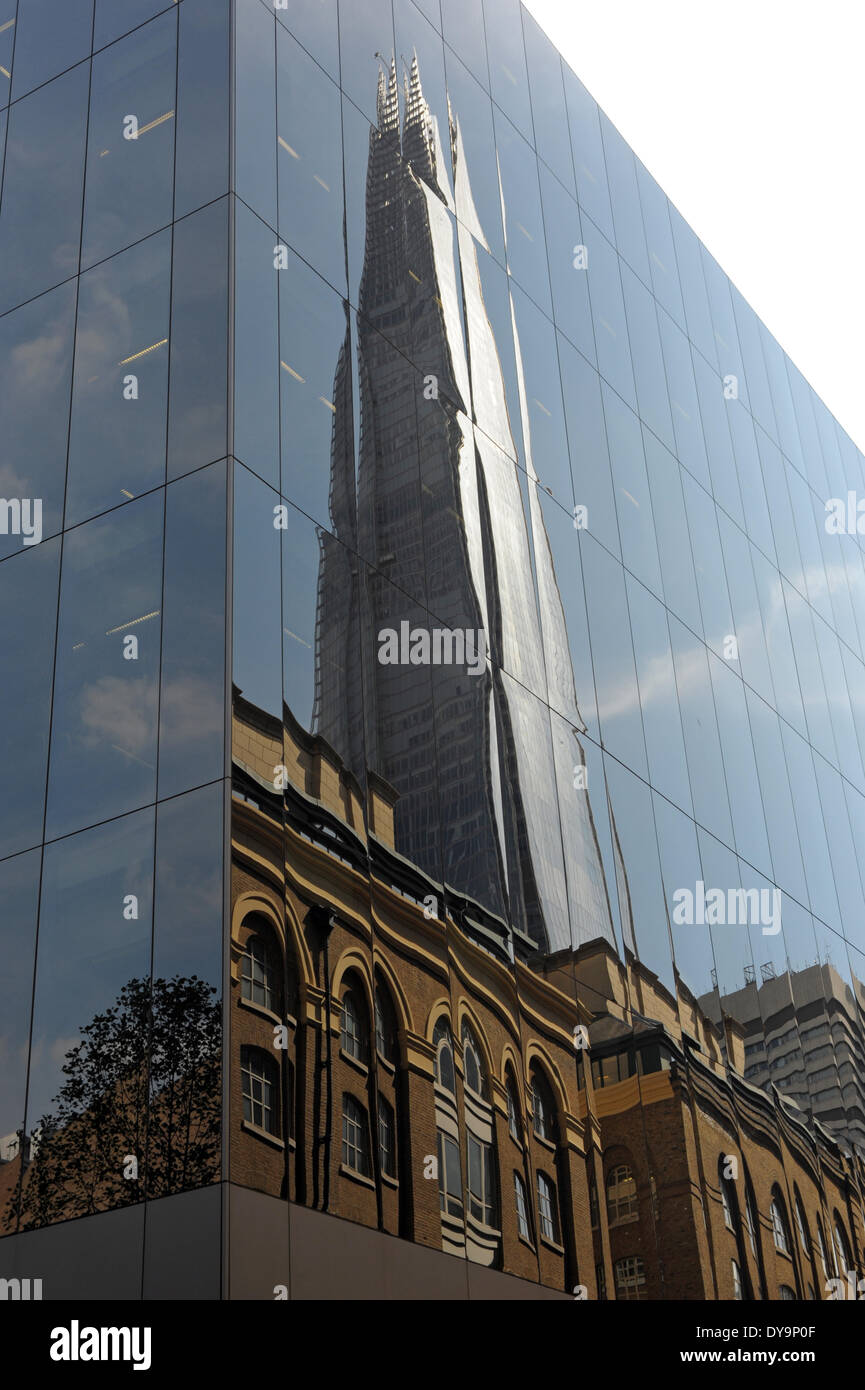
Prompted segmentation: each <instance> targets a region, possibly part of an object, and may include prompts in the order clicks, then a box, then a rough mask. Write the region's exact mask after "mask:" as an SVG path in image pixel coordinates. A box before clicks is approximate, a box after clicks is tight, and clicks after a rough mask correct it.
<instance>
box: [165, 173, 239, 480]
mask: <svg viewBox="0 0 865 1390" xmlns="http://www.w3.org/2000/svg"><path fill="white" fill-rule="evenodd" d="M173 256H174V261H173V268H174V271H173V277H172V293H171V376H170V387H169V397H168V400H169V407H168V477H169V479H171V478H176V477H179V476H180V475H181V474H182V473H189V472H191V471H192V469H193V468H198V467H200V466H201V464H204V463H213V462H214V460H215V459H221V458H224V457H225V454H226V401H227V394H228V393H227V391H226V380H227V375H228V362H227V358H228V201H227V200H226V199H223V200H221V201H220V202H218V203H213V204H212V205H211V206H210V207H206V208H203V209H202V210H201V212H197V213H194V214H193V216H192V217H186V218H184V220H183V221H182V222H178V223H177V224H176V226H175V228H174V250H173Z"/></svg>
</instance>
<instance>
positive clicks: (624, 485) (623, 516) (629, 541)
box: [601, 383, 662, 594]
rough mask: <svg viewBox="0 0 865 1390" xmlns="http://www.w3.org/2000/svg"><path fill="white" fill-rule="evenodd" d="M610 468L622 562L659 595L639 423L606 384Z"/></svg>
mask: <svg viewBox="0 0 865 1390" xmlns="http://www.w3.org/2000/svg"><path fill="white" fill-rule="evenodd" d="M601 392H602V395H603V400H604V416H605V419H606V422H607V439H608V441H609V445H610V466H611V469H612V473H613V485H614V487H615V489H616V510H617V512H618V516H619V535H620V536H621V538H622V561H623V563H624V564H626V565H627V567H628V569H629V570H632V571H633V573H634V574H635V575H636V576H637V578H638V579H640V580H642V582H643V583H644V584H645V585H647V587H648V588H650V589H651V590H652V592H653V593H655V594H660V593H661V587H662V586H661V568H660V565H659V563H658V547H657V542H656V540H655V526H654V521H653V518H652V500H651V496H650V494H649V480H648V476H647V474H646V461H645V457H644V455H643V448H642V443H643V434H644V433H645V432H644V431H643V430H642V429H641V428H640V422H639V420H638V419H637V417H636V415H634V413H633V411H631V410H629V409H628V407H627V406H626V405H625V403H624V402H623V401H621V400H619V397H618V396H617V395H616V393H615V391H611V390H610V388H609V386H607V385H606V383H605V384H604V385H603V387H602V388H601Z"/></svg>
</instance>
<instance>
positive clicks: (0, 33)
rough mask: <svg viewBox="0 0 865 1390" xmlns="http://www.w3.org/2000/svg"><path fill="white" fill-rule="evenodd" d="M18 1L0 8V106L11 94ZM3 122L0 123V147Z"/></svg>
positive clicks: (10, 0)
mask: <svg viewBox="0 0 865 1390" xmlns="http://www.w3.org/2000/svg"><path fill="white" fill-rule="evenodd" d="M17 3H18V0H5V3H4V5H3V6H2V7H0V106H8V105H9V98H10V96H11V93H12V52H13V50H14V48H15V11H16V7H17ZM4 134H5V121H0V145H2V143H3V136H4Z"/></svg>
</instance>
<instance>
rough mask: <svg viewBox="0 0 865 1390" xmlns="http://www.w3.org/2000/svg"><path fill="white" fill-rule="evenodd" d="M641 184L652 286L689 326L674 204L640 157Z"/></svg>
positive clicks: (681, 323) (670, 311) (673, 314)
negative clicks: (672, 219) (675, 244)
mask: <svg viewBox="0 0 865 1390" xmlns="http://www.w3.org/2000/svg"><path fill="white" fill-rule="evenodd" d="M636 164H637V184H638V186H639V189H640V204H641V206H642V209H643V225H644V227H645V229H646V246H647V247H648V251H649V269H650V270H651V273H652V289H653V290H654V292H655V295H656V296H657V299H658V303H659V304H663V306H664V308H665V309H666V311H667V313H668V314H669V315H670V316H671V318H674V319H675V320H676V322H677V323H678V325H679V327H680V328H684V327H685V310H684V306H683V304H682V291H681V289H680V288H679V271H678V266H677V264H676V252H675V249H674V247H673V233H672V230H671V227H670V205H669V203H668V201H667V195H666V194H665V193H664V190H663V189H662V188H661V187H660V186H659V185H658V184H657V183H656V182H655V180H654V179H653V178H652V176H651V174H650V173H649V172H648V170H647V169H646V166H645V165H644V164H642V163H641V162H640V160H639V159H638V160H637V161H636Z"/></svg>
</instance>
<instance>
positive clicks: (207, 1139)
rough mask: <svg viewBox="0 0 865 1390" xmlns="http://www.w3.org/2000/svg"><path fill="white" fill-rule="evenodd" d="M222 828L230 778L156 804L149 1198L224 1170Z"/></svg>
mask: <svg viewBox="0 0 865 1390" xmlns="http://www.w3.org/2000/svg"><path fill="white" fill-rule="evenodd" d="M178 487H180V488H185V487H187V484H186V483H180V484H178ZM222 826H223V785H222V783H216V784H215V785H213V786H210V787H202V788H201V790H200V791H195V792H190V793H189V794H188V795H187V796H179V797H175V798H174V799H173V800H171V801H166V802H164V803H163V804H162V805H161V806H159V807H158V808H157V813H156V885H155V901H154V923H153V1008H154V1024H155V1031H156V1037H155V1038H154V1041H153V1042H152V1043H151V1056H152V1064H151V1074H150V1128H149V1136H148V1154H147V1159H148V1164H147V1195H148V1197H150V1198H153V1197H156V1196H165V1195H167V1194H168V1193H169V1192H180V1191H183V1190H184V1189H188V1188H192V1187H201V1186H203V1185H204V1184H205V1183H208V1182H214V1181H216V1179H217V1178H218V1177H219V1173H220V1149H219V1141H220V1133H221V1123H220V1121H221V1113H222V1087H221V1075H220V1072H221V1056H220V1053H221V1038H222V1017H221V1013H222V1002H221V995H222V919H223V913H222V892H223V884H222V880H223V873H222V838H223V835H222ZM190 1140H191V1141H192V1142H190Z"/></svg>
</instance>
